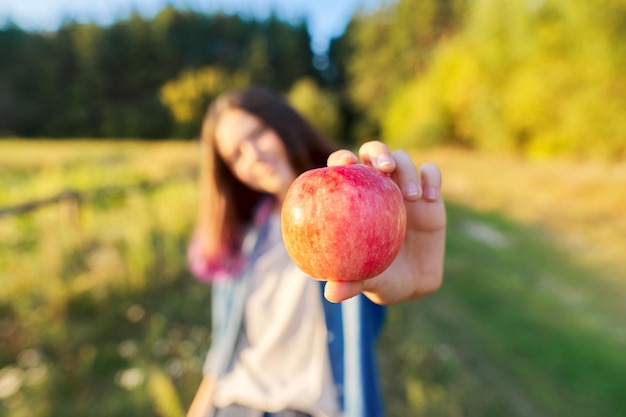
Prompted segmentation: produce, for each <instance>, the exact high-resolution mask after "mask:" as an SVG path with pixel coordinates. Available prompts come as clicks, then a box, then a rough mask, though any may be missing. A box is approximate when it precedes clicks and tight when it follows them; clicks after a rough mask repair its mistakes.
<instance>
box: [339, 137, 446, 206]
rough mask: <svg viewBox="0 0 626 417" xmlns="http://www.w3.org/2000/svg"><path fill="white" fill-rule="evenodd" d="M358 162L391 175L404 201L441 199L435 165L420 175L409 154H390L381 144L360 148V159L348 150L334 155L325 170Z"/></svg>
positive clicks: (428, 165)
mask: <svg viewBox="0 0 626 417" xmlns="http://www.w3.org/2000/svg"><path fill="white" fill-rule="evenodd" d="M359 159H360V160H361V163H362V164H364V165H369V166H371V167H374V168H376V169H378V170H379V171H381V172H384V173H386V174H390V175H391V177H392V178H393V179H394V181H395V182H396V183H397V184H398V186H399V187H400V190H402V194H403V196H404V198H405V199H406V200H407V201H417V200H419V199H421V198H423V199H424V200H426V201H429V202H433V201H437V200H438V199H439V198H440V196H441V172H440V171H439V168H438V167H437V165H435V164H432V163H426V164H424V165H422V166H421V168H420V170H419V172H418V171H417V168H416V167H415V164H414V163H413V160H412V159H411V157H410V156H409V154H408V153H406V152H405V151H402V150H398V151H393V152H391V151H390V150H389V148H388V147H387V146H386V145H385V144H384V143H382V142H379V141H371V142H366V143H364V144H363V145H362V146H361V147H360V148H359V157H358V158H357V156H356V155H355V154H354V153H353V152H350V151H348V150H345V149H342V150H339V151H336V152H333V153H332V154H331V155H330V156H329V157H328V166H334V165H349V164H356V163H358V162H359Z"/></svg>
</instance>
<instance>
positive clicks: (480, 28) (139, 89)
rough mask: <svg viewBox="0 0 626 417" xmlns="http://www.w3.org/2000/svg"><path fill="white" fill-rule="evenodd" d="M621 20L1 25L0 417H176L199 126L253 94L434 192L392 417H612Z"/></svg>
mask: <svg viewBox="0 0 626 417" xmlns="http://www.w3.org/2000/svg"><path fill="white" fill-rule="evenodd" d="M624 39H626V0H598V1H595V2H585V1H582V0H578V1H572V0H473V1H472V0H393V1H392V0H385V1H383V0H367V1H366V0H360V1H359V0H353V1H349V0H345V1H344V0H339V1H337V0H335V1H326V0H324V1H321V0H320V1H315V2H305V1H287V0H264V1H263V0H258V1H253V0H247V1H246V0H239V1H226V0H223V1H217V0H210V1H200V0H195V1H192V0H187V1H175V0H169V1H165V0H134V1H132V2H123V1H117V0H116V1H104V0H92V1H76V0H74V1H70V0H66V1H62V0H54V1H44V0H37V1H36V0H31V1H17V0H0V416H7V417H20V416H35V417H52V416H63V417H74V416H76V417H78V416H85V415H89V416H107V417H110V416H126V415H141V416H162V417H176V416H183V415H184V413H185V410H186V408H187V407H188V405H189V403H190V401H191V398H192V396H193V394H194V392H195V390H196V388H197V386H198V383H199V381H200V378H201V375H200V372H201V364H202V361H203V360H204V355H205V354H206V351H207V349H208V347H209V344H210V337H211V335H210V326H209V323H210V314H209V297H210V288H209V287H207V286H205V285H203V284H201V283H199V282H197V281H195V280H194V279H193V278H192V277H191V276H190V275H189V273H188V271H187V268H186V264H185V249H186V245H187V242H188V238H189V234H190V232H191V230H192V227H193V221H194V218H195V210H196V198H197V196H196V175H197V159H196V157H197V142H196V140H195V139H196V138H197V136H198V132H199V127H200V122H201V119H202V116H203V113H204V111H205V109H206V106H207V105H208V103H209V102H210V101H211V100H212V99H213V98H214V97H215V96H216V95H218V94H219V93H221V92H222V91H225V90H228V89H231V88H234V87H241V86H246V85H262V86H266V87H269V88H272V89H275V90H276V91H279V92H280V93H282V94H284V96H285V97H286V98H287V99H288V100H289V101H290V102H291V103H292V104H293V105H294V106H295V107H296V108H298V109H299V110H300V111H301V112H302V113H303V114H304V115H305V116H306V117H308V118H309V119H310V120H311V122H312V123H313V124H314V125H315V126H316V127H317V128H318V129H320V130H321V131H323V132H324V133H325V134H326V135H328V136H329V137H331V138H332V139H333V140H335V141H337V142H338V143H341V144H342V145H344V146H347V147H357V146H358V145H359V144H360V143H362V142H364V141H366V140H371V139H378V140H383V141H385V142H386V143H387V144H388V145H389V146H390V147H391V148H394V149H395V148H403V149H406V150H408V151H409V152H410V154H411V155H412V157H413V158H414V160H415V162H416V163H418V164H420V163H422V162H426V161H432V162H435V163H437V164H439V166H440V167H441V169H442V171H443V174H444V190H443V192H444V196H445V198H446V200H447V209H448V216H449V227H448V242H447V256H446V272H445V274H446V275H445V279H444V285H443V287H442V288H441V290H440V291H439V292H438V293H436V294H434V295H432V296H430V297H427V298H426V299H424V300H421V301H419V302H416V303H410V304H403V305H397V306H391V307H390V309H389V312H388V322H387V327H386V328H385V330H384V333H383V335H382V337H381V340H380V358H381V373H382V379H383V386H384V390H385V399H386V409H387V413H388V415H389V416H391V417H394V416H417V417H421V416H429V417H430V416H433V417H438V416H449V417H461V416H483V417H484V416H494V417H501V416H520V417H535V416H537V417H543V416H546V417H547V416H568V417H578V416H579V417H588V416H591V415H594V416H595V415H598V416H618V415H626V397H624V395H623V392H624V387H626V355H625V354H624V352H626V281H625V280H624V277H625V274H626V261H625V259H626V210H625V209H624V207H625V206H626V117H624V116H623V115H624V114H625V113H626V75H625V73H624V70H623V69H624V68H626V42H624Z"/></svg>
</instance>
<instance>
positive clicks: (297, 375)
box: [188, 88, 446, 417]
mask: <svg viewBox="0 0 626 417" xmlns="http://www.w3.org/2000/svg"><path fill="white" fill-rule="evenodd" d="M201 146H202V160H201V167H202V168H201V178H200V207H199V208H200V210H199V213H198V221H197V229H196V232H195V234H194V237H193V239H192V243H191V245H190V248H189V261H190V267H191V270H192V272H193V273H194V275H195V276H197V277H198V278H199V279H200V280H203V281H209V282H211V284H212V322H213V328H212V343H211V349H210V352H209V354H208V356H207V360H206V362H205V366H204V370H203V373H204V378H203V380H202V382H201V384H200V387H199V389H198V392H197V393H196V396H195V397H194V400H193V402H192V404H191V407H190V409H189V412H188V417H206V416H216V417H227V416H260V417H262V416H313V417H339V416H344V417H367V416H376V417H379V416H382V415H383V407H382V398H381V392H380V386H379V380H378V373H377V372H378V371H377V363H376V350H375V349H376V345H375V344H376V338H377V335H378V332H379V330H380V328H381V326H382V322H383V312H384V307H383V305H384V304H390V303H396V302H403V301H408V300H414V299H417V298H419V297H422V296H424V295H426V294H429V293H431V292H432V291H435V290H436V289H437V288H438V287H439V286H440V284H441V280H442V274H443V257H444V241H445V221H446V219H445V209H444V203H443V201H442V199H441V196H440V187H441V174H440V172H439V169H438V168H437V166H435V165H433V164H424V165H422V167H421V169H420V172H419V173H418V171H417V169H416V167H415V165H414V164H413V162H412V160H411V158H410V157H409V156H408V154H407V153H406V152H403V151H395V152H390V151H389V149H388V148H387V147H386V146H385V145H384V144H382V143H381V142H368V143H365V144H364V145H362V146H361V148H360V150H359V157H360V161H361V163H363V164H367V165H370V166H373V167H374V168H376V169H378V170H380V171H382V172H384V173H386V174H388V175H390V176H391V178H393V179H394V181H396V183H397V184H398V185H399V186H400V188H401V190H402V191H403V195H404V197H405V204H406V208H407V231H406V238H405V241H404V244H403V247H402V249H401V251H400V253H399V255H398V257H397V258H396V260H395V261H394V262H393V263H392V265H391V266H390V267H389V268H388V269H387V270H386V271H385V272H383V273H382V274H381V275H379V276H377V277H374V278H372V279H369V280H367V281H362V282H326V283H322V282H320V281H315V280H313V279H311V278H309V277H307V276H306V275H305V274H304V273H303V272H301V271H300V270H299V269H298V268H297V267H296V266H295V264H294V263H293V262H292V261H291V259H290V258H289V256H288V254H287V252H286V250H285V247H284V245H283V242H282V235H281V231H280V209H281V203H282V201H283V198H284V197H285V194H286V192H287V190H288V188H289V186H290V184H291V183H292V181H293V180H294V179H295V178H296V177H297V176H298V175H299V174H301V173H302V172H304V171H306V170H309V169H312V168H318V167H322V166H325V165H326V164H328V165H340V164H352V163H357V162H358V161H359V158H357V156H356V155H355V154H353V153H352V152H350V151H347V150H338V149H336V148H335V147H334V146H333V145H332V144H331V143H329V142H327V141H326V140H325V139H324V138H323V137H322V136H321V135H320V134H319V133H318V132H316V131H315V130H314V129H313V128H312V127H311V126H310V125H309V124H308V123H307V122H306V121H305V120H304V119H303V118H302V117H301V116H300V115H299V114H298V113H297V112H296V111H295V110H294V109H293V108H291V107H290V106H289V105H288V104H287V103H286V102H285V101H283V100H282V99H281V98H280V97H278V96H276V95H274V94H272V93H270V92H268V91H266V90H262V89H254V88H251V89H245V90H238V91H234V92H229V93H226V94H224V95H223V96H221V97H219V98H218V99H216V100H215V101H214V102H213V104H212V105H211V106H210V107H209V110H208V112H207V115H206V118H205V121H204V123H203V126H202V141H201ZM324 284H325V285H324Z"/></svg>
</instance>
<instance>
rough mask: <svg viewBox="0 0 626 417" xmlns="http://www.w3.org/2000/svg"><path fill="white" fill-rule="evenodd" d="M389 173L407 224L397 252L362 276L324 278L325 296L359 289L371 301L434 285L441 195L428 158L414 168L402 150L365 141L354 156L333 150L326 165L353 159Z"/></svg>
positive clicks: (439, 258)
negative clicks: (388, 262)
mask: <svg viewBox="0 0 626 417" xmlns="http://www.w3.org/2000/svg"><path fill="white" fill-rule="evenodd" d="M359 158H360V161H361V163H363V164H365V165H369V166H372V167H374V168H376V169H378V170H379V171H381V172H384V173H386V174H389V175H390V176H391V178H392V179H393V180H394V181H395V182H396V183H397V184H398V186H399V187H400V189H401V190H402V194H403V195H404V203H405V206H406V212H407V230H406V235H405V239H404V243H403V245H402V249H401V250H400V253H399V254H398V256H397V257H396V259H395V260H394V262H393V263H392V264H391V265H390V266H389V268H387V269H386V270H385V271H384V272H383V273H382V274H380V275H378V276H376V277H374V278H371V279H368V280H365V281H351V282H332V281H329V282H327V283H326V289H325V296H326V298H327V299H328V300H329V301H332V302H340V301H343V300H346V299H348V298H350V297H353V296H355V295H357V294H359V293H361V292H362V293H364V294H365V295H366V296H367V297H368V298H370V299H371V300H372V301H374V302H375V303H379V304H391V303H398V302H403V301H409V300H415V299H417V298H420V297H423V296H425V295H427V294H430V293H431V292H433V291H435V290H437V289H438V288H439V286H440V285H441V281H442V277H443V259H444V252H445V236H446V212H445V206H444V202H443V199H442V197H441V172H440V171H439V168H438V167H437V166H436V165H434V164H431V163H426V164H423V165H422V166H421V167H420V169H419V171H418V169H417V167H416V166H415V164H414V163H413V161H412V160H411V158H410V156H409V155H408V154H407V153H406V152H404V151H393V152H391V151H390V150H389V149H388V148H387V146H386V145H385V144H383V143H382V142H377V141H375V142H367V143H365V144H363V145H362V146H361V148H360V149H359V157H358V158H357V156H356V155H355V154H354V153H352V152H350V151H347V150H340V151H337V152H334V153H333V154H332V155H330V157H329V158H328V165H329V166H332V165H347V164H354V163H358V162H359Z"/></svg>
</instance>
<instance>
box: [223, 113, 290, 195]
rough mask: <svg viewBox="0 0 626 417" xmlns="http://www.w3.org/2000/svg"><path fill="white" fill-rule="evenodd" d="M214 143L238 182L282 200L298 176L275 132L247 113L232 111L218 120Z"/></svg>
mask: <svg viewBox="0 0 626 417" xmlns="http://www.w3.org/2000/svg"><path fill="white" fill-rule="evenodd" d="M215 140H216V143H215V146H216V148H217V152H218V153H219V155H220V156H221V157H222V159H223V160H224V161H225V162H226V164H227V165H228V166H229V167H230V170H231V171H232V173H233V174H234V175H235V177H237V179H239V181H241V182H242V183H244V184H245V185H247V186H248V187H250V188H251V189H253V190H256V191H259V192H264V193H269V194H273V195H275V196H276V197H278V198H279V200H282V198H283V197H284V196H285V194H286V193H287V189H288V188H289V186H290V185H291V183H292V182H293V180H294V179H295V178H296V173H295V172H294V169H293V168H292V166H291V164H290V163H289V159H288V158H287V151H286V149H285V145H284V144H283V142H282V141H281V139H280V137H279V136H278V134H277V133H276V132H275V131H274V129H272V128H270V127H269V126H267V125H266V124H265V123H263V121H262V120H261V119H259V118H257V117H256V116H254V115H252V114H250V113H248V112H246V111H244V110H240V109H231V110H226V111H225V112H224V114H222V115H221V117H220V118H219V120H218V123H217V127H216V131H215Z"/></svg>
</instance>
